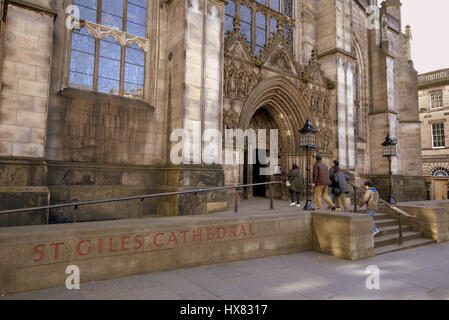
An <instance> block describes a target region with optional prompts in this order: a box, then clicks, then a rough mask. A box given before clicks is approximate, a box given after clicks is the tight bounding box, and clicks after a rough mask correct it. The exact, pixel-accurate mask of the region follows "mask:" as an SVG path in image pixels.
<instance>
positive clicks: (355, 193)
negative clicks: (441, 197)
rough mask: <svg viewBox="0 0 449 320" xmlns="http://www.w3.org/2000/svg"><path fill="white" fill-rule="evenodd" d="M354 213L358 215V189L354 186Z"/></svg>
mask: <svg viewBox="0 0 449 320" xmlns="http://www.w3.org/2000/svg"><path fill="white" fill-rule="evenodd" d="M354 213H357V187H356V186H354Z"/></svg>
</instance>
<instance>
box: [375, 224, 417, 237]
mask: <svg viewBox="0 0 449 320" xmlns="http://www.w3.org/2000/svg"><path fill="white" fill-rule="evenodd" d="M376 226H377V228H378V229H379V231H380V232H379V233H378V234H377V235H376V237H382V236H387V235H390V234H396V235H397V236H398V238H399V224H396V225H394V226H388V227H379V225H377V224H376ZM408 231H413V230H412V227H411V226H406V225H403V226H402V232H404V233H405V232H408Z"/></svg>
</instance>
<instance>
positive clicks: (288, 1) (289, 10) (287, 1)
mask: <svg viewBox="0 0 449 320" xmlns="http://www.w3.org/2000/svg"><path fill="white" fill-rule="evenodd" d="M284 15H286V16H287V17H290V18H293V0H284Z"/></svg>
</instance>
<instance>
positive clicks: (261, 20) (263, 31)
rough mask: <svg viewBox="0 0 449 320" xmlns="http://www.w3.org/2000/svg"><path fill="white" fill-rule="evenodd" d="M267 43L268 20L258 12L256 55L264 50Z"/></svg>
mask: <svg viewBox="0 0 449 320" xmlns="http://www.w3.org/2000/svg"><path fill="white" fill-rule="evenodd" d="M266 41H267V18H266V16H265V15H264V14H263V13H262V12H260V11H257V13H256V54H259V53H260V51H261V50H263V48H264V45H265V42H266Z"/></svg>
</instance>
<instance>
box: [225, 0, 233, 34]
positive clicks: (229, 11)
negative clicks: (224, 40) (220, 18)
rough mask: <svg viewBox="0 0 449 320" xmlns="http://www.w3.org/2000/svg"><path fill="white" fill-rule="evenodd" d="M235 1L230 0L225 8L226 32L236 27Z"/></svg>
mask: <svg viewBox="0 0 449 320" xmlns="http://www.w3.org/2000/svg"><path fill="white" fill-rule="evenodd" d="M234 17H235V2H234V1H233V0H229V1H228V4H227V5H226V8H225V34H227V33H228V31H232V30H233V29H234V24H233V22H234Z"/></svg>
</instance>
